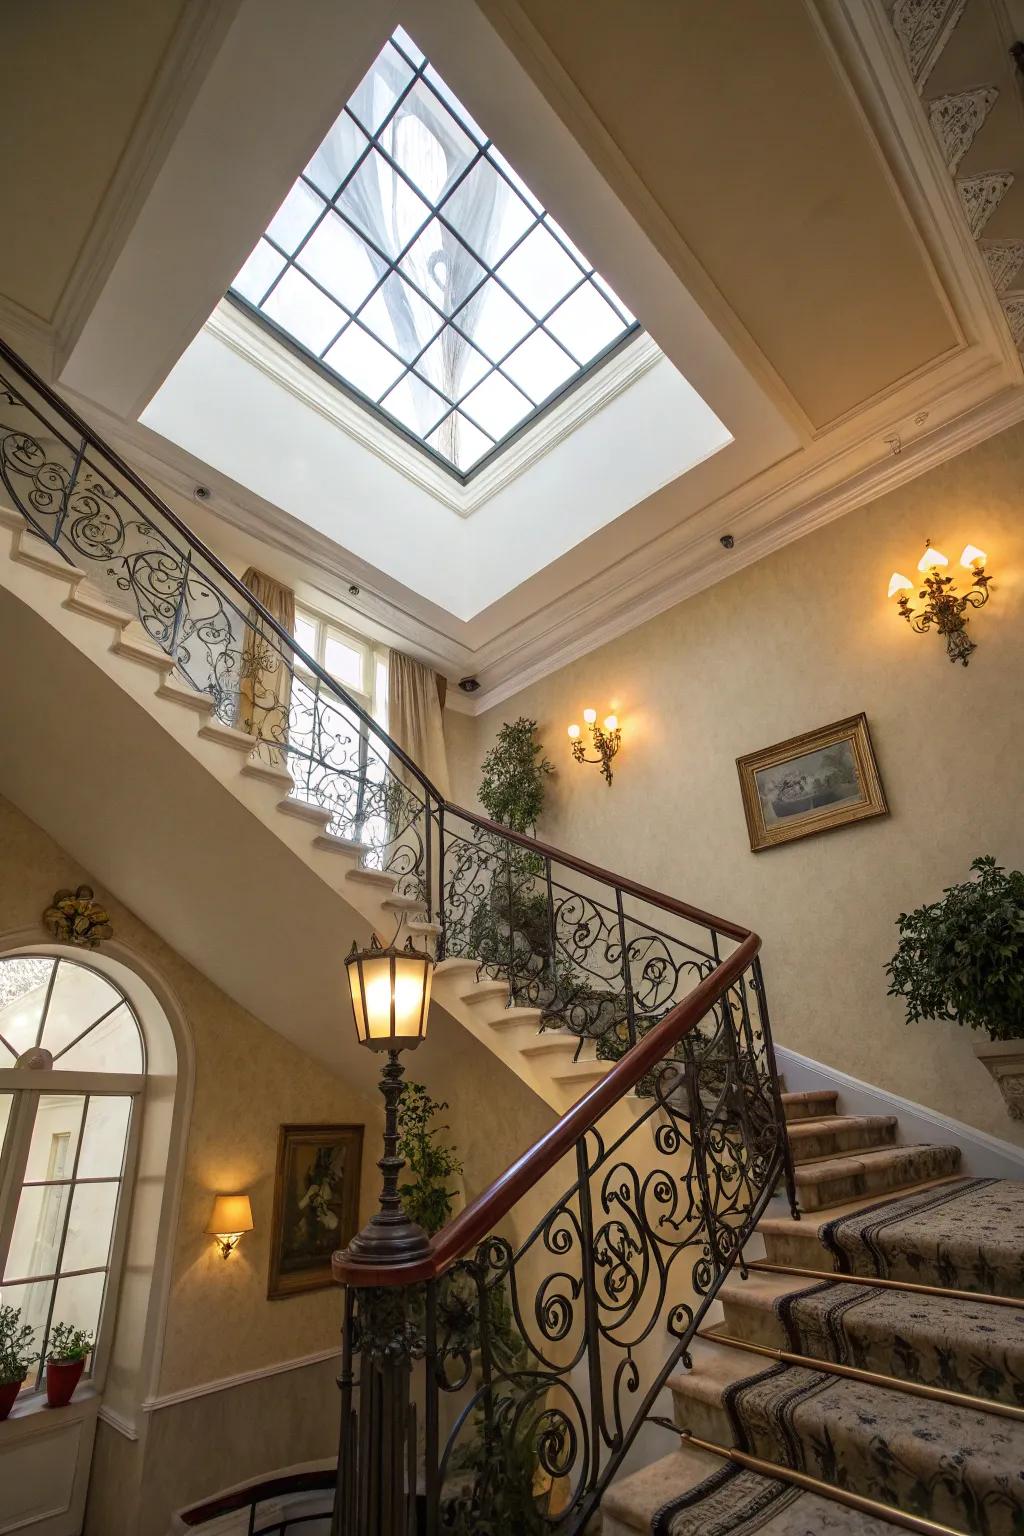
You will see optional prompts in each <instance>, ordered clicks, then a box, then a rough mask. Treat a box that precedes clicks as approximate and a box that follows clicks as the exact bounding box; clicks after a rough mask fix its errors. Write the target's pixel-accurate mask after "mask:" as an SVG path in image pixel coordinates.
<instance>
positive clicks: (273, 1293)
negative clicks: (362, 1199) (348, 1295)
mask: <svg viewBox="0 0 1024 1536" xmlns="http://www.w3.org/2000/svg"><path fill="white" fill-rule="evenodd" d="M362 1159H363V1127H362V1126H361V1125H282V1126H281V1129H280V1131H279V1133H278V1138H277V1177H276V1180H275V1184H274V1220H273V1225H272V1227H271V1233H270V1275H269V1279H268V1283H267V1296H268V1297H269V1298H270V1300H272V1301H273V1300H276V1299H279V1298H280V1297H283V1296H295V1295H297V1294H299V1292H302V1291H317V1290H320V1289H321V1288H322V1287H324V1286H327V1285H330V1284H331V1283H332V1282H331V1254H332V1253H334V1251H335V1249H337V1248H344V1247H345V1245H346V1244H347V1243H348V1242H349V1241H350V1240H351V1239H352V1237H354V1236H355V1232H356V1227H357V1226H358V1223H359V1175H360V1172H361V1167H362Z"/></svg>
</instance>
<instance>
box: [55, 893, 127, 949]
mask: <svg viewBox="0 0 1024 1536" xmlns="http://www.w3.org/2000/svg"><path fill="white" fill-rule="evenodd" d="M43 923H44V924H45V926H46V927H47V928H48V929H49V931H50V932H51V933H52V934H53V936H54V938H55V939H57V940H58V942H59V943H61V944H77V945H78V946H79V947H80V948H82V949H96V948H97V947H98V945H99V944H100V942H101V941H102V940H103V939H112V938H113V937H114V930H113V928H111V926H110V913H109V912H108V911H107V910H106V908H105V907H101V906H100V904H99V902H98V901H94V900H93V889H92V886H91V885H80V886H79V887H78V889H77V891H57V892H55V894H54V898H53V904H52V905H51V906H49V907H47V909H46V911H45V912H44V913H43Z"/></svg>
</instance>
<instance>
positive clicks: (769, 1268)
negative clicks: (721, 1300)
mask: <svg viewBox="0 0 1024 1536" xmlns="http://www.w3.org/2000/svg"><path fill="white" fill-rule="evenodd" d="M746 1268H747V1269H749V1270H757V1271H758V1272H759V1273H761V1274H765V1275H797V1276H799V1277H800V1278H802V1279H804V1278H805V1279H808V1280H831V1281H832V1282H833V1284H835V1285H874V1286H877V1287H878V1288H879V1289H880V1290H886V1291H912V1292H913V1293H914V1295H916V1296H946V1297H949V1298H950V1299H951V1300H952V1301H984V1302H990V1303H991V1304H992V1306H994V1307H1024V1298H1022V1297H1019V1296H993V1295H991V1294H990V1293H989V1292H988V1291H955V1290H952V1289H950V1288H949V1287H947V1286H942V1285H921V1284H920V1283H919V1282H917V1281H915V1280H883V1279H882V1277H881V1275H846V1274H843V1273H842V1271H841V1270H838V1269H802V1268H801V1267H800V1266H799V1265H798V1264H769V1263H768V1261H767V1259H749V1260H748V1261H747V1264H746Z"/></svg>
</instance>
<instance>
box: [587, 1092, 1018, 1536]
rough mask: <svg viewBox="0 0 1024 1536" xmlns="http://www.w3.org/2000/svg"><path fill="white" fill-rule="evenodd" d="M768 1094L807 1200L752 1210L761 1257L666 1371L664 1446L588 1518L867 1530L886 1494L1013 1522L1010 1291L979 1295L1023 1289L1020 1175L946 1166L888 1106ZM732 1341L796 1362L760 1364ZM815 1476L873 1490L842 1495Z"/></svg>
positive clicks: (689, 1527) (685, 1526)
mask: <svg viewBox="0 0 1024 1536" xmlns="http://www.w3.org/2000/svg"><path fill="white" fill-rule="evenodd" d="M784 1098H785V1100H786V1112H787V1119H788V1120H789V1123H790V1126H791V1128H792V1134H791V1138H790V1139H791V1144H792V1147H793V1154H794V1159H795V1162H796V1169H797V1177H798V1188H799V1189H800V1191H801V1199H802V1200H803V1199H804V1196H805V1194H806V1195H810V1196H811V1199H810V1200H809V1201H807V1202H806V1203H805V1210H808V1209H809V1214H805V1216H804V1218H803V1220H802V1221H800V1222H799V1223H795V1222H793V1221H792V1220H790V1219H789V1217H788V1216H787V1217H780V1216H778V1215H769V1216H767V1217H766V1218H765V1219H764V1220H763V1221H762V1223H761V1229H760V1230H761V1235H762V1236H763V1238H764V1242H765V1252H766V1258H767V1261H768V1263H769V1264H771V1265H774V1266H778V1268H777V1269H775V1270H772V1271H764V1270H757V1269H756V1268H755V1270H754V1271H752V1272H751V1275H750V1278H749V1279H748V1280H746V1281H744V1280H742V1279H741V1278H740V1277H739V1276H738V1275H733V1276H730V1278H729V1279H728V1280H727V1282H726V1284H725V1286H724V1287H723V1290H722V1293H721V1300H722V1302H723V1306H724V1321H723V1322H721V1323H719V1324H716V1325H714V1327H713V1330H712V1333H711V1336H710V1337H705V1338H704V1339H702V1340H700V1341H698V1343H697V1346H696V1347H695V1349H694V1353H693V1368H692V1370H688V1371H683V1372H681V1373H680V1374H679V1375H678V1376H676V1377H674V1378H673V1379H672V1381H671V1382H670V1387H671V1390H672V1393H673V1398H674V1407H675V1418H676V1422H677V1424H678V1425H679V1427H680V1429H681V1430H682V1431H684V1432H685V1433H684V1438H683V1440H682V1442H681V1446H680V1449H679V1450H678V1451H676V1452H674V1453H672V1455H670V1456H668V1457H664V1458H663V1459H662V1461H661V1462H658V1463H654V1464H652V1466H650V1467H647V1468H645V1469H644V1470H643V1471H641V1472H638V1473H633V1474H632V1475H631V1476H629V1477H626V1478H623V1479H621V1480H620V1481H619V1482H618V1483H617V1484H615V1485H614V1486H613V1488H612V1489H611V1490H610V1491H609V1493H608V1494H607V1495H606V1497H605V1500H604V1504H603V1506H602V1515H603V1532H604V1536H632V1533H634V1532H635V1533H638V1536H639V1533H653V1536H732V1533H737V1536H754V1533H755V1532H756V1533H763V1536H818V1533H819V1532H822V1533H829V1536H831V1533H833V1532H835V1533H843V1536H846V1533H849V1536H860V1533H864V1536H870V1533H872V1532H879V1533H881V1532H887V1531H890V1530H893V1529H895V1528H896V1526H895V1525H894V1523H893V1522H892V1521H890V1520H889V1519H888V1518H887V1513H888V1511H889V1510H891V1511H893V1512H894V1514H895V1512H897V1511H899V1512H902V1513H903V1514H911V1515H916V1516H919V1517H923V1518H925V1519H928V1520H931V1521H935V1522H938V1523H939V1524H940V1525H942V1526H945V1527H948V1528H951V1529H953V1530H955V1531H959V1532H964V1533H966V1536H1024V1306H1022V1307H1014V1306H1007V1305H1005V1303H1001V1302H999V1301H996V1300H989V1299H986V1297H1005V1298H1012V1299H1024V1182H1021V1183H1018V1182H1014V1181H1011V1180H1002V1179H978V1178H964V1177H957V1176H956V1175H957V1170H958V1163H959V1155H958V1153H957V1152H956V1149H955V1148H942V1147H922V1148H904V1147H901V1146H900V1145H899V1144H898V1136H897V1134H896V1127H895V1126H894V1124H893V1122H891V1121H888V1120H883V1119H875V1120H871V1119H869V1118H867V1117H857V1116H846V1115H843V1114H841V1113H837V1105H836V1095H835V1094H827V1095H826V1094H816V1095H795V1094H787V1095H785V1096H784ZM858 1162H859V1171H858V1169H857V1168H856V1167H855V1164H858ZM894 1184H895V1186H896V1187H893V1185H894ZM900 1185H902V1186H903V1187H899V1186H900ZM890 1191H891V1192H890ZM830 1193H831V1194H832V1196H833V1198H831V1199H829V1198H828V1197H829V1195H830ZM883 1193H884V1194H886V1196H887V1197H886V1198H880V1196H881V1195H882V1194H883ZM842 1202H845V1203H842ZM752 1256H753V1255H752V1254H751V1257H752ZM794 1269H797V1270H799V1269H804V1270H807V1269H812V1270H818V1271H826V1272H831V1273H835V1275H836V1278H835V1280H817V1279H815V1280H809V1279H808V1277H807V1276H806V1275H800V1274H795V1273H793V1272H792V1271H793V1270H794ZM844 1276H851V1277H852V1276H861V1277H864V1278H868V1279H870V1278H878V1279H882V1280H889V1281H895V1282H903V1283H905V1284H914V1285H918V1286H921V1285H924V1286H934V1287H936V1288H938V1289H939V1290H940V1291H960V1292H964V1291H973V1292H978V1293H982V1294H980V1295H979V1296H978V1299H977V1300H973V1299H969V1298H966V1297H963V1296H955V1295H945V1294H928V1293H926V1292H921V1291H912V1290H900V1289H895V1288H892V1289H890V1288H889V1287H885V1286H875V1285H865V1284H858V1283H857V1282H856V1281H855V1280H853V1279H845V1278H844ZM730 1341H734V1342H730ZM741 1343H749V1344H752V1345H758V1346H761V1347H762V1348H764V1347H767V1348H769V1349H778V1350H785V1351H788V1352H789V1353H790V1354H792V1355H799V1356H800V1357H801V1358H802V1359H803V1360H804V1361H806V1362H807V1363H806V1364H793V1363H791V1362H783V1363H773V1362H772V1361H771V1360H770V1359H767V1358H766V1357H765V1356H764V1355H763V1354H762V1355H760V1356H759V1355H758V1354H756V1353H754V1352H751V1350H749V1349H743V1348H740V1347H739V1345H740V1344H741ZM816 1361H822V1362H832V1363H834V1364H837V1365H841V1366H846V1367H853V1368H855V1369H857V1370H863V1371H867V1372H871V1373H874V1375H875V1376H876V1377H878V1378H883V1379H880V1380H876V1379H873V1380H870V1381H867V1380H865V1381H861V1380H858V1379H854V1378H850V1377H844V1376H840V1375H837V1374H835V1373H834V1372H830V1371H825V1370H820V1369H816V1368H815V1367H814V1362H816ZM886 1378H887V1379H886ZM900 1382H913V1383H916V1384H923V1385H925V1386H928V1387H935V1388H939V1389H941V1390H944V1391H946V1392H948V1393H959V1394H964V1395H965V1400H962V1401H956V1400H943V1399H941V1398H929V1397H925V1396H919V1395H917V1394H914V1393H911V1392H908V1391H906V1390H904V1389H901V1387H900V1386H899V1385H898V1383H900ZM998 1405H1005V1406H1004V1407H1000V1406H998ZM689 1434H692V1435H694V1436H696V1437H697V1438H696V1441H690V1440H689V1439H688V1438H687V1436H688V1435H689ZM701 1441H703V1442H708V1443H710V1444H712V1445H717V1446H719V1447H721V1448H727V1447H730V1446H734V1445H735V1446H738V1447H739V1448H740V1449H741V1450H743V1451H746V1452H747V1453H748V1454H750V1455H752V1456H755V1457H758V1458H760V1459H761V1460H762V1461H765V1462H768V1463H771V1464H773V1465H774V1466H775V1467H778V1468H780V1469H793V1470H796V1471H798V1472H802V1473H806V1474H810V1475H811V1476H813V1477H814V1478H816V1479H818V1480H820V1482H821V1483H822V1484H823V1485H825V1486H824V1488H823V1490H822V1494H821V1495H819V1494H818V1493H815V1492H810V1491H807V1490H804V1489H800V1488H797V1487H795V1486H793V1485H792V1484H789V1483H787V1482H785V1480H784V1479H783V1478H779V1479H778V1480H776V1479H775V1478H772V1477H767V1476H762V1475H761V1474H760V1473H758V1472H754V1471H752V1470H747V1469H741V1468H738V1467H737V1466H735V1465H731V1464H729V1463H728V1462H725V1461H723V1460H722V1459H721V1456H720V1455H718V1454H715V1455H712V1454H711V1452H710V1451H707V1450H705V1451H701V1452H698V1451H697V1449H696V1447H697V1445H699V1444H700V1443H701ZM828 1488H835V1489H845V1490H847V1491H849V1492H851V1493H855V1494H859V1495H861V1496H863V1497H866V1498H868V1499H871V1500H874V1501H876V1503H877V1506H878V1508H877V1510H876V1511H874V1512H871V1513H868V1512H863V1511H860V1510H856V1509H853V1508H851V1507H849V1506H847V1505H844V1504H842V1503H841V1502H839V1501H838V1500H837V1499H834V1498H830V1497H828V1496H827V1490H828Z"/></svg>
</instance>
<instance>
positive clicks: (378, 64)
mask: <svg viewBox="0 0 1024 1536" xmlns="http://www.w3.org/2000/svg"><path fill="white" fill-rule="evenodd" d="M412 78H413V72H412V70H411V69H410V67H409V65H408V64H407V63H406V61H405V59H403V58H402V55H401V54H400V53H399V52H398V49H397V48H395V47H393V46H392V44H391V43H386V44H385V45H384V48H383V49H382V51H381V53H380V54H379V55H378V57H377V58H376V59H375V60H374V62H373V64H372V65H371V66H370V68H369V69H368V70H367V72H366V74H365V75H364V76H363V78H362V80H361V81H360V83H359V85H358V86H357V87H356V92H355V95H354V96H353V97H352V100H351V101H350V102H349V104H348V105H349V111H350V112H351V113H352V115H353V117H355V118H356V120H357V121H358V122H360V123H361V124H362V125H363V127H364V128H365V129H366V131H367V133H368V134H370V135H371V136H372V135H373V134H375V133H376V132H377V131H378V129H379V128H380V127H381V125H382V123H383V122H384V119H385V118H386V117H387V115H388V113H389V112H390V111H391V110H392V108H393V107H394V105H395V102H396V101H397V100H398V98H399V96H400V95H401V94H402V92H403V91H404V90H405V89H406V88H407V87H408V85H409V83H410V81H411V80H412Z"/></svg>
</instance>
